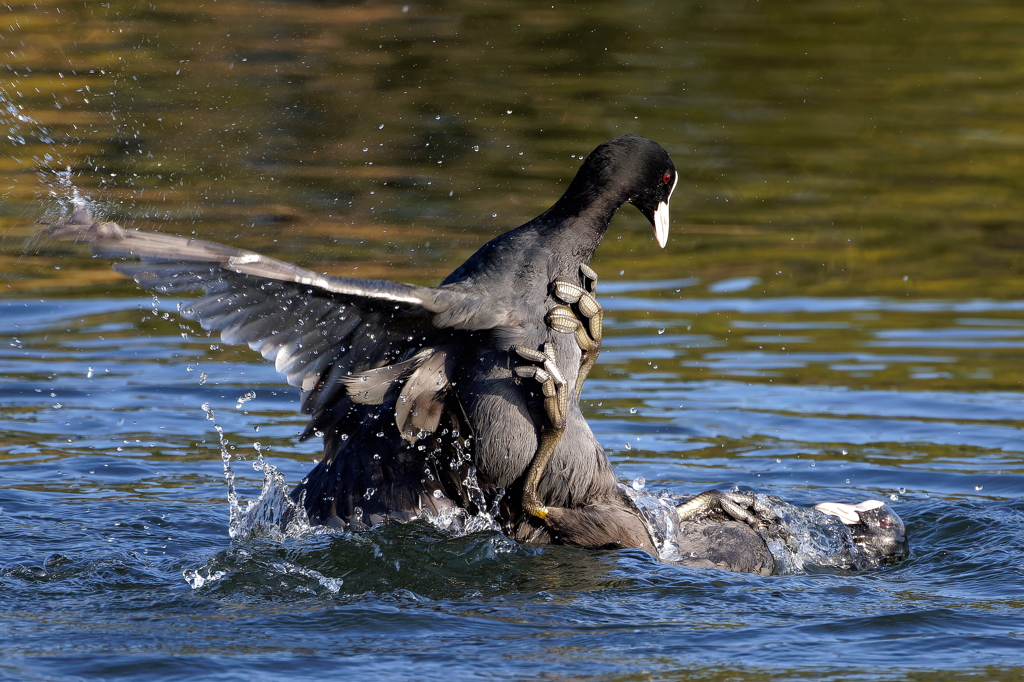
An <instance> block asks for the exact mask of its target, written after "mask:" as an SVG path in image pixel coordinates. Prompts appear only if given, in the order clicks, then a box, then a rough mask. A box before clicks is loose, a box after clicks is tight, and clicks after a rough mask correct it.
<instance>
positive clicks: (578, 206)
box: [538, 175, 629, 268]
mask: <svg viewBox="0 0 1024 682" xmlns="http://www.w3.org/2000/svg"><path fill="white" fill-rule="evenodd" d="M615 184H617V185H618V187H615V186H614V185H613V183H611V182H603V183H594V182H581V181H580V177H579V176H578V175H577V177H576V178H574V179H573V182H572V184H570V185H569V189H567V190H566V191H565V194H563V195H562V197H561V198H560V199H559V200H558V201H556V202H555V204H554V205H553V206H552V207H551V208H549V209H548V210H547V211H545V212H544V213H543V214H541V215H540V216H538V222H539V223H540V231H541V232H542V233H544V234H545V236H546V238H547V239H548V240H549V242H548V243H549V244H550V246H551V250H552V251H553V252H555V253H558V254H560V255H563V256H564V257H565V258H567V259H568V260H569V261H570V264H571V265H572V267H574V268H575V266H576V265H577V264H578V263H589V262H590V259H591V258H592V257H593V255H594V251H596V250H597V247H598V245H599V244H600V243H601V239H602V238H603V237H604V233H605V232H607V231H608V225H609V223H611V220H612V216H614V215H615V212H616V211H617V210H619V208H620V207H621V206H622V205H623V204H624V203H626V201H627V200H628V199H629V195H628V194H627V192H626V191H625V189H624V185H623V184H622V183H615Z"/></svg>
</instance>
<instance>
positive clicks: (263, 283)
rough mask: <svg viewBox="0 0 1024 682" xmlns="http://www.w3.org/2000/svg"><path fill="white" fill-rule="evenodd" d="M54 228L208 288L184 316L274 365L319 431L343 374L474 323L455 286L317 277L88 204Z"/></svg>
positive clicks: (130, 266) (164, 277) (389, 361)
mask: <svg viewBox="0 0 1024 682" xmlns="http://www.w3.org/2000/svg"><path fill="white" fill-rule="evenodd" d="M47 234H48V236H49V237H51V238H55V239H64V240H74V241H84V242H88V243H89V245H90V247H91V248H92V250H93V252H94V253H97V254H100V255H103V256H107V257H111V258H131V259H134V260H132V261H129V262H123V263H119V264H117V265H116V267H117V269H118V270H120V271H122V272H124V273H125V274H127V275H130V276H132V277H133V278H134V279H135V280H136V281H137V282H138V283H139V284H141V285H143V286H145V287H149V288H152V289H155V290H156V291H158V292H161V293H168V294H178V293H185V292H190V291H195V290H201V291H202V292H203V293H204V295H203V296H201V297H200V298H199V299H197V300H195V301H192V302H190V303H188V304H187V305H185V306H183V307H182V309H181V313H182V315H184V316H185V317H187V318H190V319H194V320H196V321H198V322H199V324H200V325H201V326H202V327H203V328H204V329H206V330H208V331H217V332H220V336H221V339H223V341H224V342H225V343H231V344H246V345H248V346H250V347H251V348H252V349H253V350H256V351H258V352H259V353H260V354H262V355H263V357H264V358H266V359H267V360H271V361H273V362H274V366H275V368H276V369H277V371H278V372H280V373H281V374H282V375H284V377H285V378H286V379H287V381H288V383H289V384H291V385H293V386H297V387H299V388H301V389H302V402H301V407H302V411H303V412H306V413H307V414H312V415H313V424H317V426H316V428H319V429H321V430H324V429H325V427H326V426H329V424H324V423H323V419H322V417H324V416H325V415H327V414H328V413H329V412H331V411H330V410H329V408H330V406H331V404H332V403H334V402H335V401H338V400H341V399H343V398H345V395H346V391H347V388H348V386H347V384H346V383H345V379H346V378H349V377H351V376H352V375H354V374H358V373H360V372H366V371H368V370H372V369H374V368H378V367H383V366H387V365H395V364H398V363H402V362H404V361H406V360H408V359H409V358H411V357H413V356H414V355H415V354H416V353H418V352H420V351H421V350H422V349H423V348H425V347H429V346H430V345H431V344H432V343H436V342H437V341H438V340H439V339H441V340H443V339H444V337H445V336H446V335H450V334H452V333H453V331H452V330H453V328H456V327H457V328H459V329H467V328H471V327H473V326H474V325H473V324H472V323H471V322H467V320H466V316H465V315H461V316H456V317H457V318H458V320H457V321H458V324H453V323H451V322H450V320H453V319H455V318H454V317H453V316H452V314H451V310H450V309H451V307H452V304H453V303H457V304H458V306H459V307H460V308H467V301H466V300H463V299H465V298H466V295H465V294H464V293H461V292H458V291H452V290H443V289H436V288H431V287H421V286H415V285H411V284H402V283H396V282H387V281H381V280H360V279H352V278H344V277H329V276H327V275H318V274H317V273H315V272H313V271H311V270H307V269H305V268H300V267H298V266H296V265H292V264H290V263H285V262H283V261H279V260H276V259H273V258H268V257H267V256H262V255H260V254H257V253H255V252H252V251H246V250H244V249H237V248H233V247H230V246H225V245H222V244H215V243H213V242H206V241H200V240H195V239H187V238H182V237H175V236H172V235H165V234H158V233H150V232H141V231H137V230H125V229H124V228H122V227H121V226H120V225H118V224H117V223H112V222H99V223H97V222H93V221H92V218H91V216H90V215H89V214H88V211H86V210H84V209H82V210H78V211H76V212H75V213H74V214H73V215H72V216H71V218H70V219H69V220H68V221H66V222H64V223H61V224H57V225H52V226H51V227H50V228H49V229H48V231H47ZM467 309H468V308H467ZM442 317H443V319H444V320H445V323H444V327H439V326H438V324H437V321H438V320H441V319H442ZM445 328H446V329H445ZM410 339H414V340H410ZM414 364H418V363H414ZM403 378H404V377H403ZM341 412H344V411H341Z"/></svg>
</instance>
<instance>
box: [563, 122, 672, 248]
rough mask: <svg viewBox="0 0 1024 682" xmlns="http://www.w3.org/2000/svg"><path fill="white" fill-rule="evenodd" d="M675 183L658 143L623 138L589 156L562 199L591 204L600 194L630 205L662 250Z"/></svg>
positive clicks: (665, 153) (618, 202) (642, 139)
mask: <svg viewBox="0 0 1024 682" xmlns="http://www.w3.org/2000/svg"><path fill="white" fill-rule="evenodd" d="M677 180H678V176H677V175H676V167H675V165H673V163H672V159H670V158H669V156H668V152H666V151H665V149H664V148H663V147H662V146H661V145H660V144H658V143H657V142H654V141H653V140H648V139H647V138H645V137H640V136H639V135H623V136H622V137H617V138H615V139H614V140H609V141H608V142H605V143H604V144H602V145H600V146H599V147H598V148H597V149H595V150H594V151H592V152H591V153H590V156H588V157H587V160H586V161H584V162H583V165H582V166H581V167H580V170H579V172H578V173H577V174H576V177H575V178H574V179H573V181H572V183H571V184H570V185H569V189H568V190H567V191H566V197H572V199H573V200H575V201H593V200H594V197H595V195H597V194H601V195H603V196H605V197H608V198H609V199H611V200H612V201H614V202H616V204H617V205H621V204H622V203H623V202H625V203H630V204H633V205H634V206H636V207H637V208H638V209H640V212H641V213H643V214H644V215H645V216H646V217H647V219H648V220H649V221H651V226H653V227H654V237H655V239H657V240H658V246H660V247H662V248H664V247H665V243H666V242H667V241H668V200H669V198H670V197H671V196H672V190H674V189H675V187H676V181H677Z"/></svg>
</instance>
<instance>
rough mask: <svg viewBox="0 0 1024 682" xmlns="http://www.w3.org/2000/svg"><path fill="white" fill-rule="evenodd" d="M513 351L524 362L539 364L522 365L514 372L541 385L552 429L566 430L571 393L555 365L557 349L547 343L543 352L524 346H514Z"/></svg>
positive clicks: (545, 410) (545, 409)
mask: <svg viewBox="0 0 1024 682" xmlns="http://www.w3.org/2000/svg"><path fill="white" fill-rule="evenodd" d="M512 350H513V352H515V354H516V355H518V356H519V357H521V358H523V359H524V360H529V361H530V362H533V363H537V364H533V365H520V366H518V367H516V368H515V370H514V371H515V373H516V374H517V375H518V376H521V377H523V378H524V379H536V380H537V381H538V382H539V383H540V388H541V392H542V393H543V394H544V412H545V413H546V414H547V416H548V420H549V422H550V423H551V426H552V428H556V429H560V428H564V427H565V415H566V413H568V412H569V393H568V391H567V390H566V385H565V379H564V378H563V377H562V373H561V372H560V371H559V369H558V365H557V364H555V349H554V348H553V347H552V346H551V345H550V344H547V343H545V344H544V346H543V351H538V350H533V349H531V348H525V347H523V346H512Z"/></svg>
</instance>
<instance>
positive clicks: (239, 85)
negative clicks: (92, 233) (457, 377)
mask: <svg viewBox="0 0 1024 682" xmlns="http://www.w3.org/2000/svg"><path fill="white" fill-rule="evenodd" d="M0 19H3V20H4V21H0V37H2V38H3V40H2V42H0V46H2V47H0V49H2V50H3V56H4V59H3V66H4V67H6V68H3V69H0V73H3V74H4V75H3V76H0V123H2V125H3V128H4V135H3V136H0V147H2V149H3V152H4V153H3V154H0V377H2V378H0V433H2V434H3V437H2V439H0V467H2V469H0V471H2V474H3V479H4V483H5V484H4V486H3V490H0V547H2V548H3V551H2V552H0V585H2V586H3V594H4V596H3V597H0V612H2V616H3V621H4V623H5V627H6V630H5V637H4V638H2V639H3V644H0V649H2V651H3V654H4V655H3V656H2V657H0V658H2V662H0V676H2V675H4V674H9V675H10V676H12V677H16V678H22V677H39V676H50V677H52V676H60V677H104V678H115V677H126V676H134V677H138V678H147V679H148V678H159V679H165V678H167V677H173V676H179V677H185V676H189V677H194V674H195V669H196V665H201V666H203V668H202V669H203V670H204V672H205V673H206V676H207V677H209V678H210V679H215V678H224V679H237V678H238V677H239V676H242V677H245V678H246V679H255V678H259V677H261V676H262V677H274V676H275V675H279V673H278V671H279V670H280V669H281V666H286V667H287V668H288V669H289V670H298V671H301V672H302V673H305V674H315V673H317V672H320V671H323V673H324V674H330V675H337V672H338V670H339V668H340V669H343V670H344V672H345V673H347V674H346V677H353V678H356V677H358V678H359V679H371V680H372V679H381V680H384V679H387V680H391V679H396V678H400V677H402V676H403V675H404V676H406V678H408V679H424V678H427V677H432V676H444V677H446V678H451V679H463V678H465V679H478V678H479V677H480V675H481V671H483V670H485V671H487V673H488V674H489V675H490V676H491V677H492V678H493V679H525V678H535V677H540V676H544V675H546V676H552V677H566V678H568V677H606V678H609V679H627V678H628V679H632V678H634V677H644V676H653V677H656V678H658V677H659V676H660V678H675V677H680V676H684V675H685V676H686V677H687V678H689V679H744V680H745V679H750V680H755V679H764V677H765V676H766V675H770V676H772V677H773V679H775V678H778V679H816V680H819V679H836V680H839V679H844V680H845V679H850V678H853V677H864V678H871V679H892V678H894V677H899V676H905V677H914V679H921V680H924V679H936V680H937V679H942V678H943V677H944V676H946V677H948V675H950V674H974V673H977V675H978V676H979V677H984V678H986V679H989V678H991V679H1000V678H1006V676H1007V675H1010V673H1008V672H1007V670H1010V669H1012V668H1019V667H1020V666H1021V665H1022V664H1024V657H1022V656H1021V650H1022V649H1021V647H1020V637H1019V633H1020V632H1021V631H1024V623H1022V621H1021V615H1020V605H1021V599H1022V594H1021V588H1020V585H1021V584H1022V577H1024V576H1022V572H1021V567H1020V547H1021V546H1022V543H1024V536H1022V530H1021V529H1022V525H1021V520H1022V519H1024V506H1022V504H1021V502H1020V499H1021V496H1022V493H1024V463H1022V462H1024V457H1022V454H1024V446H1022V445H1021V443H1022V439H1021V435H1022V434H1021V430H1022V423H1021V422H1022V418H1021V414H1022V409H1021V408H1022V404H1021V402H1022V399H1021V392H1020V387H1021V381H1022V380H1024V363H1022V360H1021V350H1022V348H1021V347H1022V344H1024V304H1022V303H1021V301H1020V300H1018V299H1021V298H1024V296H1022V294H1024V278H1022V276H1021V265H1022V262H1021V259H1022V253H1024V250H1022V248H1021V247H1022V246H1024V230H1022V228H1024V223H1022V221H1021V216H1022V215H1024V192H1021V191H1020V189H1021V188H1020V185H1021V181H1020V174H1019V172H1018V169H1019V168H1020V166H1021V164H1022V163H1024V123H1022V119H1021V117H1020V111H1021V94H1020V93H1021V88H1020V83H1019V74H1018V71H1019V68H1018V67H1019V64H1021V63H1022V62H1024V54H1022V50H1024V8H1022V7H1020V6H1018V5H1017V4H1012V3H1009V2H989V3H982V4H977V3H974V4H965V3H955V2H949V1H947V0H940V1H937V2H928V3H924V2H918V1H909V2H902V3H896V4H893V3H883V2H872V1H870V0H867V1H861V2H857V3H850V2H839V1H838V0H836V1H833V0H827V1H825V2H818V3H810V4H809V3H793V2H788V3H777V2H775V3H773V2H755V3H751V2H741V1H739V0H735V1H733V0H727V1H726V2H719V3H711V4H710V5H709V4H708V3H695V2H687V1H682V2H669V1H668V0H655V1H654V2H649V3H646V4H633V5H630V6H629V9H628V11H626V9H625V7H624V5H623V4H622V3H617V2H594V3H590V4H589V5H579V4H569V5H564V6H563V5H561V4H558V3H556V4H555V5H554V6H552V5H551V3H549V4H546V5H536V4H533V3H526V2H522V1H519V0H513V1H511V2H506V3H503V4H501V5H494V4H493V3H471V2H458V1H454V2H447V1H439V2H426V3H408V4H405V3H400V4H387V3H381V2H366V3H361V4H358V3H347V2H318V3H306V2H278V1H275V0H267V1H266V2H261V3H256V4H254V3H239V2H235V1H226V0H218V1H217V2H209V1H207V2H185V3H181V2H178V3H174V4H170V3H167V2H163V1H162V0H156V1H155V2H128V1H119V0H113V1H112V2H108V3H102V4H96V3H78V4H68V3H61V2H58V1H55V0H46V1H43V2H35V3H22V4H17V3H15V4H10V3H9V4H8V5H4V6H3V7H0ZM624 132H638V133H641V134H644V135H647V136H649V137H652V138H654V139H657V140H658V141H659V142H661V143H662V144H664V145H665V146H666V148H668V149H669V150H670V152H671V153H672V155H673V158H674V159H675V162H676V165H677V167H678V169H679V172H680V178H681V179H680V182H679V186H678V189H677V191H676V193H675V196H674V198H673V201H674V203H673V218H674V220H675V223H674V224H673V234H672V236H671V240H670V242H669V246H668V248H667V249H666V250H665V251H659V250H658V249H657V248H656V246H655V245H654V244H653V241H652V240H651V238H650V228H649V226H648V225H647V223H646V221H644V220H643V218H641V217H640V216H639V215H637V214H636V212H635V211H633V210H632V209H630V208H628V207H627V209H626V210H624V211H623V212H622V215H620V216H618V217H616V224H615V225H613V227H612V230H611V231H609V233H608V238H607V240H606V241H605V243H604V244H603V245H602V246H601V248H600V250H599V251H598V257H597V260H596V261H595V263H594V265H595V267H596V268H597V270H598V271H599V272H600V273H601V275H602V279H601V282H600V285H599V294H600V295H601V296H602V301H603V303H604V305H605V308H606V311H607V318H606V319H607V322H606V327H607V333H606V341H605V346H604V349H603V351H602V354H601V358H600V362H599V364H598V366H597V368H596V369H595V371H594V373H593V375H592V379H591V380H590V382H588V384H587V387H586V390H585V392H584V411H585V413H586V414H587V416H588V418H589V419H590V420H591V423H592V425H593V427H594V430H595V432H596V433H597V434H598V437H599V438H600V440H601V442H602V444H603V445H604V446H605V447H606V448H607V449H608V451H609V453H610V455H611V456H612V458H613V460H614V462H615V465H616V470H617V472H618V474H619V476H620V478H621V479H622V480H624V481H625V480H632V479H634V478H636V477H641V476H642V477H644V478H645V479H646V480H647V490H652V491H655V492H658V491H661V490H663V489H664V490H668V491H669V492H671V493H674V494H692V493H694V492H698V491H700V490H704V489H707V488H710V487H728V486H732V485H741V486H748V487H750V488H753V489H754V490H756V491H758V492H761V493H765V494H775V495H780V496H782V497H783V498H785V499H787V500H789V501H791V502H794V503H797V504H813V503H815V502H819V501H821V500H823V499H830V500H840V501H846V502H858V501H860V500H863V499H866V498H876V499H884V500H885V501H886V503H887V504H889V505H891V506H892V507H893V508H894V509H895V510H896V511H897V512H898V513H899V514H900V516H901V517H902V518H903V519H904V521H906V522H907V526H908V535H909V537H910V541H911V556H910V558H909V559H908V560H907V561H905V562H903V563H901V564H899V565H897V566H894V567H888V568H884V569H881V570H879V571H874V572H870V573H867V574H863V575H857V576H807V575H801V576H789V577H785V578H757V577H753V576H742V575H731V574H723V573H718V572H708V571H698V570H693V569H681V568H679V567H676V566H671V565H667V564H661V563H657V562H654V561H653V560H651V559H650V558H649V557H647V556H645V555H643V554H641V553H636V552H612V551H609V552H577V551H573V550H567V549H565V548H557V547H553V548H535V547H525V546H520V545H516V544H514V543H511V542H509V541H508V540H507V539H505V538H503V537H502V536H500V535H498V534H495V533H493V532H486V531H484V532H479V533H471V534H468V535H463V536H454V535H452V534H448V533H444V532H441V531H440V530H438V529H436V528H434V527H432V526H429V525H427V524H412V525H408V526H398V525H395V526H387V527H383V528H379V529H375V530H373V531H371V532H368V533H365V534H361V535H336V534H325V535H304V536H302V537H299V538H296V537H290V538H289V537H285V538H282V539H270V538H267V537H263V538H256V539H253V538H250V539H245V540H243V539H236V540H231V539H230V538H229V537H228V528H229V519H228V505H227V503H226V500H225V497H226V495H227V494H226V491H225V488H224V486H223V476H222V475H223V469H222V463H221V461H220V457H221V452H222V450H221V443H220V439H219V435H218V433H217V431H216V430H215V429H213V427H212V424H211V422H209V421H207V420H206V418H205V417H206V415H205V413H204V411H203V409H202V406H203V405H204V404H207V403H208V404H209V405H210V407H211V409H213V410H214V411H215V412H216V416H217V423H218V424H220V425H221V426H222V427H223V430H224V437H225V441H224V444H223V448H224V449H223V452H224V453H225V454H227V455H228V459H229V460H230V464H232V466H233V470H234V471H235V473H236V475H237V479H236V481H237V485H238V488H239V497H240V499H242V500H243V501H244V500H249V499H253V500H255V499H257V498H258V496H259V495H260V490H261V486H262V484H263V475H262V472H260V471H256V470H253V469H252V468H251V467H250V466H249V462H250V461H252V460H255V461H257V462H258V461H259V460H258V455H259V453H262V456H263V458H264V460H265V461H266V462H268V463H270V464H271V465H273V466H274V467H276V468H277V470H279V472H280V474H281V476H283V477H284V479H285V480H286V481H287V482H288V483H290V484H294V483H295V482H296V481H298V480H299V479H300V478H301V477H302V476H303V475H304V474H305V473H306V471H308V469H309V468H310V467H311V466H312V462H311V460H312V459H314V458H315V457H318V456H319V453H318V452H316V449H315V447H314V446H312V445H311V444H300V443H298V442H296V440H295V439H294V436H295V434H296V433H298V432H299V431H301V429H302V428H303V426H304V419H303V418H302V417H301V416H300V415H298V414H296V413H295V409H296V406H297V400H298V395H297V394H296V392H295V391H294V390H293V389H291V388H289V387H287V386H286V385H284V384H283V382H282V381H281V380H280V379H279V377H277V376H276V375H275V374H274V372H273V368H272V367H268V366H266V365H265V364H264V363H263V362H262V360H260V359H259V357H258V355H256V354H255V353H252V352H250V351H248V350H247V349H238V348H233V347H228V346H225V345H223V344H221V343H220V342H219V339H216V338H209V337H207V336H206V334H205V332H202V331H201V330H199V329H198V328H196V327H194V326H191V325H189V324H186V323H184V322H182V321H181V320H179V319H178V318H177V317H176V315H175V310H176V303H177V301H173V300H162V299H154V298H152V297H150V296H148V295H146V294H142V293H140V292H139V290H138V289H137V288H136V287H135V286H134V285H132V284H130V283H126V282H125V281H124V280H123V279H122V278H120V276H119V275H117V274H116V273H114V272H113V271H111V270H110V268H109V267H108V265H107V264H106V263H104V262H101V261H100V260H98V259H92V258H90V257H89V256H88V255H86V254H84V253H82V252H81V250H79V249H78V248H77V247H75V246H74V245H69V244H59V245H54V244H44V243H41V242H39V241H38V239H36V238H34V237H33V235H35V233H36V231H37V225H35V221H37V220H39V219H43V220H46V219H53V218H54V216H55V215H56V214H57V212H58V211H59V210H61V208H62V201H63V202H64V203H66V201H67V198H68V196H69V192H70V191H71V190H70V187H71V186H72V185H74V186H78V187H81V188H82V192H83V193H84V194H85V195H86V196H89V197H90V198H92V199H95V200H96V201H98V202H99V203H100V206H101V209H102V210H103V211H105V212H106V214H107V215H109V216H111V217H113V218H115V219H116V220H118V221H119V222H121V223H122V224H124V225H125V226H127V227H140V228H144V229H157V230H163V231H168V232H173V233H177V234H182V235H191V234H195V235H196V236H199V237H202V238H208V239H213V240H216V241H225V242H231V243H236V244H238V245H239V246H244V247H245V248H250V249H256V250H259V251H262V252H266V253H269V254H271V255H274V256H276V257H279V258H282V259H284V260H287V261H294V262H299V263H301V264H303V265H305V266H307V267H311V268H314V269H316V270H317V271H329V272H331V273H332V274H341V275H355V276H366V277H387V278H393V279H402V280H406V281H415V282H419V283H436V282H437V281H439V280H440V279H441V278H442V277H443V276H444V275H445V274H447V273H448V272H449V271H450V270H451V269H452V268H453V267H454V266H455V265H456V264H458V263H460V262H461V261H462V260H463V259H464V258H465V257H466V256H467V255H468V254H469V253H471V252H472V251H473V250H475V249H476V248H477V247H478V246H479V245H480V244H481V243H483V242H484V241H485V240H486V239H487V238H489V237H490V236H492V235H494V234H496V233H497V232H499V231H501V230H504V229H507V228H508V227H511V226H513V225H515V224H518V223H519V222H521V221H523V220H525V219H527V218H529V217H532V216H533V215H535V214H537V213H538V212H539V211H541V210H543V209H544V208H546V207H547V206H548V205H550V203H551V202H552V201H553V200H554V199H555V198H556V197H557V196H558V194H559V193H560V191H561V190H562V189H564V187H565V184H566V182H567V181H568V179H569V177H570V176H571V174H572V173H573V172H574V170H575V168H576V166H577V165H578V164H579V162H580V158H581V157H582V156H583V155H585V154H586V153H587V152H588V151H589V150H590V149H591V148H593V147H594V146H595V145H596V144H597V143H599V142H601V141H603V140H605V139H608V138H610V137H613V136H616V135H619V134H621V133H624ZM251 394H255V397H254V398H250V397H249V396H250V395H251ZM257 443H258V444H259V445H258V446H257V445H256V444H257ZM231 458H233V459H231ZM241 460H245V461H241ZM267 499H276V498H274V496H273V495H270V496H269V497H267V496H264V500H267ZM183 574H184V575H187V576H190V579H189V582H186V581H185V580H183V579H182V576H183ZM42 605H45V607H44V606H42ZM241 631H244V632H247V633H256V635H257V636H256V637H255V638H250V637H239V636H238V633H239V632H241ZM142 662H144V665H143V666H142V667H139V664H140V663H142ZM980 666H987V667H985V668H982V667H980ZM143 669H145V671H147V672H138V671H139V670H143ZM8 671H10V672H9V673H8ZM42 671H45V672H42ZM131 671H134V672H131ZM396 671H409V672H396ZM643 671H647V672H643ZM769 671H770V672H769ZM949 671H957V672H956V673H953V672H949ZM1010 676H1011V677H1012V675H1010Z"/></svg>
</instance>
